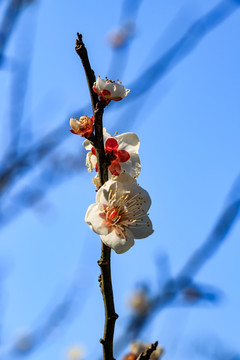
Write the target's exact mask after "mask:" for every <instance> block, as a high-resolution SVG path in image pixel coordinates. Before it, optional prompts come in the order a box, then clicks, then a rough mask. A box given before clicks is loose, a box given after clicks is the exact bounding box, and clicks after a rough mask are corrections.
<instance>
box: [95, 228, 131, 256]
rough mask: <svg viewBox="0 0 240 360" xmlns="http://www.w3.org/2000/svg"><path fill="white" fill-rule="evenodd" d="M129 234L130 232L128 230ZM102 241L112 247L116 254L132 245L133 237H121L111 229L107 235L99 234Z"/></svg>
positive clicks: (121, 252) (123, 251)
mask: <svg viewBox="0 0 240 360" xmlns="http://www.w3.org/2000/svg"><path fill="white" fill-rule="evenodd" d="M129 234H130V232H129ZM100 237H101V240H102V242H103V243H104V244H105V245H107V246H108V247H110V248H112V249H113V250H114V251H115V252H116V253H117V254H123V253H125V252H126V251H128V250H129V249H130V248H131V247H132V246H133V245H134V243H135V242H134V239H133V237H132V236H131V238H130V237H129V238H126V239H124V238H121V237H119V236H118V235H117V233H116V231H115V230H114V229H113V231H111V232H110V233H109V234H108V235H101V236H100Z"/></svg>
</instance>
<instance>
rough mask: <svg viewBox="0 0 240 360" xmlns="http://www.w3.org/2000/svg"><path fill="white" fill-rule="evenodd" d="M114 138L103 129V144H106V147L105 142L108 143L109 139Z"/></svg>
mask: <svg viewBox="0 0 240 360" xmlns="http://www.w3.org/2000/svg"><path fill="white" fill-rule="evenodd" d="M112 137H113V136H112V135H110V134H109V133H108V132H107V130H106V129H105V128H103V142H104V146H105V142H106V141H107V139H109V138H112Z"/></svg>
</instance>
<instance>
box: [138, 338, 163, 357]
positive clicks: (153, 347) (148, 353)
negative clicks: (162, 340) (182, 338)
mask: <svg viewBox="0 0 240 360" xmlns="http://www.w3.org/2000/svg"><path fill="white" fill-rule="evenodd" d="M157 346H158V341H156V342H155V343H154V344H152V345H150V346H149V348H147V349H146V350H145V351H144V352H143V353H141V354H140V355H139V356H138V358H137V360H149V359H150V356H151V354H152V353H153V352H154V351H155V350H156V348H157Z"/></svg>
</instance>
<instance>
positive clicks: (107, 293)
mask: <svg viewBox="0 0 240 360" xmlns="http://www.w3.org/2000/svg"><path fill="white" fill-rule="evenodd" d="M77 36H78V39H77V40H76V48H75V49H76V52H77V54H78V55H79V57H80V59H81V61H82V65H83V68H84V71H85V74H86V78H87V83H88V88H89V92H90V97H91V102H92V108H93V114H94V119H95V136H93V137H92V138H91V142H92V143H93V145H94V147H95V150H96V153H97V160H98V172H99V177H100V182H101V185H103V184H104V183H105V182H106V181H107V180H108V165H109V164H108V160H107V158H106V156H105V151H104V145H103V126H102V117H103V112H104V107H105V106H106V104H105V103H104V102H102V101H98V96H97V95H96V94H95V93H94V91H93V89H92V87H93V83H94V81H95V75H94V71H93V70H92V68H91V66H90V62H89V59H88V53H87V49H86V47H85V45H84V43H83V41H82V35H80V34H79V33H78V34H77ZM110 258H111V249H110V248H109V247H107V246H106V245H104V244H103V242H102V251H101V258H100V260H99V261H98V265H99V266H100V268H101V275H100V288H101V292H102V296H103V302H104V308H105V325H104V335H103V338H102V339H100V342H101V344H102V345H103V360H113V359H114V358H113V335H114V327H115V321H116V319H117V318H118V315H117V314H116V312H115V307H114V299H113V290H112V279H111V262H110Z"/></svg>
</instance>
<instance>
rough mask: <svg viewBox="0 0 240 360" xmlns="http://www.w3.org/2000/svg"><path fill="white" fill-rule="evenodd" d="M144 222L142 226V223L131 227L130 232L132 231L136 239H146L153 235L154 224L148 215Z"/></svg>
mask: <svg viewBox="0 0 240 360" xmlns="http://www.w3.org/2000/svg"><path fill="white" fill-rule="evenodd" d="M142 220H143V221H142V223H143V224H144V225H142V226H141V222H140V223H139V222H138V223H136V224H132V225H130V226H129V230H131V232H132V234H133V237H134V239H144V238H146V237H148V236H149V235H151V234H152V233H153V227H152V222H151V220H150V219H149V217H148V215H145V216H144V217H143V218H142ZM145 224H146V225H145Z"/></svg>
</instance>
